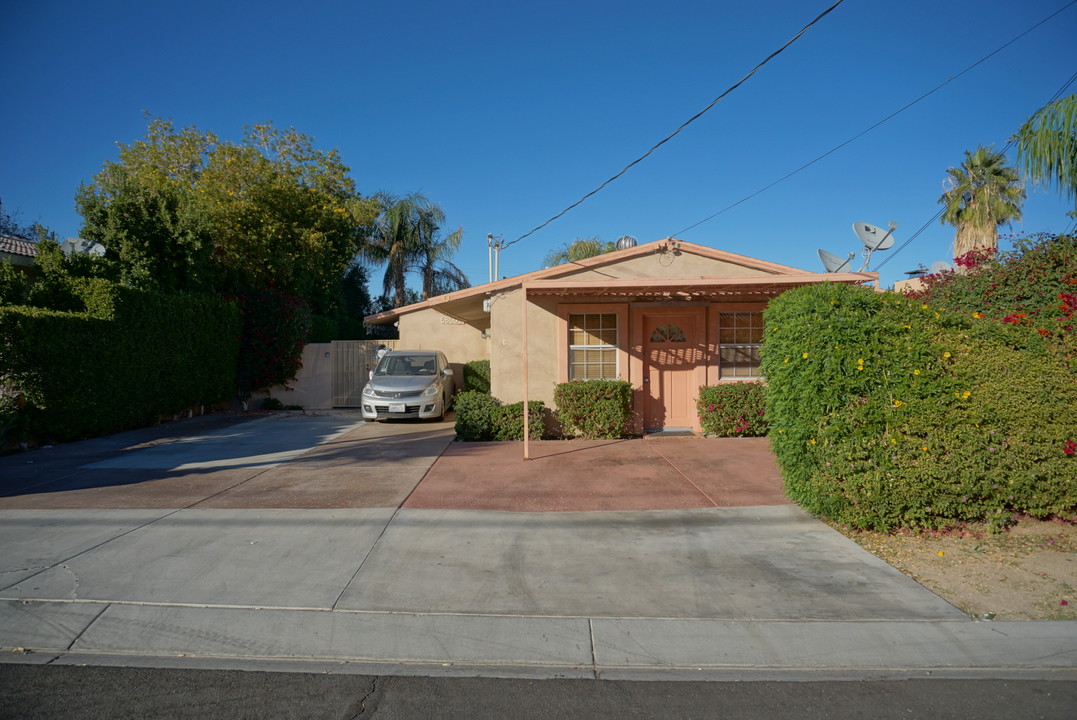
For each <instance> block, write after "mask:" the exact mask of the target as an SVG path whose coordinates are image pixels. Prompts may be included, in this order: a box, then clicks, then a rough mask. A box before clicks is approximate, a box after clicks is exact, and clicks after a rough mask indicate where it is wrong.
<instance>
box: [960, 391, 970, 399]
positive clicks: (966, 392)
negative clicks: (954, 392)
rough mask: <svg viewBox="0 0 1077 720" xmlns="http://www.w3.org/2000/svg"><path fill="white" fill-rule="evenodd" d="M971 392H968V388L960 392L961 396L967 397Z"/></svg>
mask: <svg viewBox="0 0 1077 720" xmlns="http://www.w3.org/2000/svg"><path fill="white" fill-rule="evenodd" d="M971 394H972V393H970V392H969V391H968V390H966V391H965V392H963V393H961V397H968V396H969V395H971Z"/></svg>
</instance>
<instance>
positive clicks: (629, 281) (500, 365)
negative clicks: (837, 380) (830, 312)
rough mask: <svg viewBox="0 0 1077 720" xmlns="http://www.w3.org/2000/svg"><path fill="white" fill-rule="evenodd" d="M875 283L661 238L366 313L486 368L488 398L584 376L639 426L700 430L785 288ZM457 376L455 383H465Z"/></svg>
mask: <svg viewBox="0 0 1077 720" xmlns="http://www.w3.org/2000/svg"><path fill="white" fill-rule="evenodd" d="M819 282H841V283H852V284H861V283H869V282H870V283H874V284H875V285H876V287H877V286H878V273H856V272H849V273H815V272H809V271H807V270H799V269H797V268H794V267H789V266H786V265H779V264H777V263H772V262H767V261H765V260H757V259H755V258H750V257H746V256H744V255H737V254H734V253H730V252H725V251H722V250H715V249H712V248H708V247H703V246H701V245H695V244H692V243H688V242H684V241H681V240H676V239H673V238H666V239H664V240H659V241H656V242H651V243H644V244H640V245H637V246H635V247H630V248H627V249H624V250H618V251H615V252H609V253H605V254H603V255H599V256H597V257H593V258H588V259H586V260H581V261H578V262H570V263H565V264H563V265H558V266H556V267H551V268H545V269H543V270H538V271H536V272H532V273H527V274H525V275H518V276H516V277H512V278H506V279H504V280H498V281H495V282H491V283H487V284H485V285H479V286H476V287H472V288H468V289H466V290H460V291H457V292H453V293H449V294H447V295H441V296H438V297H434V298H430V299H429V300H425V301H423V302H419V303H415V304H413V305H407V306H405V307H401V308H397V309H394V310H389V311H386V312H383V313H378V314H377V315H371V316H368V317H367V318H366V322H367V323H371V324H390V323H395V324H396V325H397V326H398V329H399V332H400V343H399V347H401V348H415V349H431V348H436V349H439V350H442V351H443V352H445V354H446V355H447V357H448V359H449V361H450V363H451V364H453V365H454V367H456V368H458V367H459V366H461V365H462V364H463V363H466V362H469V361H472V360H483V359H488V360H489V361H490V374H491V377H490V392H491V393H492V394H493V395H494V396H495V397H497V398H499V399H501V400H502V401H504V402H506V403H510V402H518V401H520V400H524V399H529V400H542V401H543V402H545V403H546V405H547V407H552V406H553V394H554V386H555V384H557V383H561V382H565V381H568V380H578V379H595V378H603V379H620V380H627V381H628V382H630V383H631V384H632V387H633V391H634V393H633V394H634V397H633V405H634V406H633V410H634V412H635V416H636V417H637V423H638V428H637V429H638V430H640V431H643V430H655V429H667V430H668V429H673V428H677V429H694V430H699V417H698V415H697V413H696V407H695V401H696V398H697V396H698V392H699V388H700V386H702V385H713V384H716V383H728V382H743V381H745V380H752V379H758V378H759V377H760V372H759V347H760V344H761V343H762V340H763V321H762V312H763V308H764V307H766V304H767V302H768V301H769V300H770V299H771V298H773V297H775V296H777V295H778V294H780V293H782V292H783V291H785V290H788V289H789V288H793V287H797V286H800V285H806V284H810V283H819ZM458 380H459V378H458Z"/></svg>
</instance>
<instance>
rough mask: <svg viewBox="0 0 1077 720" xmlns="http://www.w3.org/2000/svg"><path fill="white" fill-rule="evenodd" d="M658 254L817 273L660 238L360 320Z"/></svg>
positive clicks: (783, 272)
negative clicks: (670, 253)
mask: <svg viewBox="0 0 1077 720" xmlns="http://www.w3.org/2000/svg"><path fill="white" fill-rule="evenodd" d="M659 252H680V253H687V254H691V255H697V256H700V257H704V258H709V259H712V260H718V261H721V262H726V263H731V264H734V265H741V266H743V267H747V268H751V269H753V270H759V271H762V272H764V273H767V274H768V275H771V276H788V278H790V279H792V278H800V277H804V276H815V275H820V274H821V273H812V272H810V271H807V270H801V269H799V268H795V267H791V266H789V265H780V264H778V263H772V262H768V261H766V260H759V259H756V258H751V257H748V256H746V255H738V254H736V253H731V252H727V251H725V250H715V249H714V248H708V247H704V246H702V245H696V244H695V243H690V242H685V241H683V240H677V239H676V238H664V239H662V240H656V241H654V242H649V243H643V244H641V245H636V246H635V247H631V248H626V249H625V250H614V251H613V252H608V253H603V254H601V255H596V256H595V257H592V258H587V259H585V260H578V261H575V262H571V263H564V264H562V265H555V266H554V267H549V268H543V269H542V270H535V271H533V272H530V273H524V274H523V275H516V276H513V277H510V278H505V279H504V280H497V281H494V282H492V283H484V284H482V285H476V286H475V287H471V288H466V289H464V290H458V291H456V292H453V293H448V294H447V295H439V296H437V297H433V298H430V299H429V300H424V301H422V302H418V303H414V304H412V305H405V306H404V307H401V308H396V309H394V310H387V311H385V312H382V313H377V314H376V315H368V316H367V317H365V318H363V320H364V321H365V322H367V323H370V324H372V325H378V324H384V323H388V322H391V321H393V320H395V319H396V318H398V317H400V316H401V315H404V314H407V313H412V312H417V311H419V310H423V309H425V308H430V307H437V306H438V305H441V304H444V303H448V302H453V301H456V300H463V299H466V298H469V297H473V296H475V295H492V294H494V293H498V292H501V291H503V290H508V289H512V288H517V287H520V286H521V285H524V284H527V283H531V282H535V281H539V280H552V279H556V278H560V277H565V276H571V275H575V274H578V273H580V272H581V271H584V270H591V269H595V268H601V267H603V266H607V265H613V264H616V263H620V262H624V261H625V260H630V259H632V258H636V257H642V256H646V255H653V254H655V253H659ZM760 279H761V280H768V279H769V278H767V277H766V276H760ZM869 279H872V278H867V277H865V278H864V279H863V280H864V281H867V280H869ZM626 282H632V280H630V279H627V280H626ZM635 282H636V283H637V284H641V283H646V282H648V281H635ZM839 282H840V281H839ZM846 282H848V281H846Z"/></svg>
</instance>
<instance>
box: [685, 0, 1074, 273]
mask: <svg viewBox="0 0 1077 720" xmlns="http://www.w3.org/2000/svg"><path fill="white" fill-rule="evenodd" d="M1075 2H1077V0H1071V2H1069V3H1067V4H1066V5H1065V6H1063V7H1061V8H1059V9H1058V10H1056V11H1055V12H1053V13H1051V14H1050V15H1048V16H1047V17H1045V18H1044V19H1043V20H1040V21H1039V22H1038V23H1036V24H1035V25H1033V26H1032V27H1030V28H1028V29H1027V30H1025V31H1024V32H1023V33H1021V34H1020V35H1018V36H1017V37H1015V38H1013V39H1012V40H1010V41H1009V42H1007V43H1006V44H1005V45H1002V46H1001V47H999V48H997V49H995V50H993V51H992V52H990V53H988V54H987V55H984V56H983V57H982V58H980V59H979V60H977V61H976V62H974V63H973V64H972V65H969V66H968V67H967V68H965V69H964V70H962V71H961V72H959V73H958V74H956V75H953V76H951V77H949V78H947V79H946V80H945V81H944V82H942V83H940V84H938V85H936V86H935V87H934V88H932V89H931V90H928V91H927V92H926V93H924V94H923V95H921V96H920V97H918V98H916V99H915V100H913V101H912V102H910V103H908V104H907V105H905V106H904V107H902V108H901V109H899V110H896V111H894V112H892V113H890V114H889V115H887V116H886V117H884V118H883V119H882V120H880V121H879V122H877V123H875V124H874V125H872V126H871V127H869V128H867V129H865V130H863V131H861V132H859V133H857V134H856V135H854V136H852V137H851V138H849V139H848V140H846V141H845V142H843V143H841V144H840V145H837V146H835V147H833V148H831V149H830V150H827V151H826V152H825V153H823V154H822V155H820V156H819V157H817V158H815V159H814V160H810V161H808V162H806V163H804V164H803V165H801V166H800V167H798V168H797V169H796V170H793V171H792V172H790V173H787V174H786V175H783V176H782V177H780V178H778V179H777V180H775V181H774V182H772V183H770V184H769V185H766V186H764V187H761V188H759V189H758V190H756V191H755V192H754V193H752V194H751V195H746V196H745V197H743V198H741V199H740V200H737V201H736V202H735V203H733V204H731V205H727V206H726V207H724V208H722V209H721V210H719V211H718V212H716V213H714V214H713V215H708V216H707V217H705V218H703V219H702V220H700V221H699V222H697V223H693V224H691V225H689V226H688V227H686V228H684V229H683V230H678V231H677V232H675V233H673V234H672V237H678V236H680V235H683V234H684V233H686V232H688V231H689V230H692V229H693V228H696V227H699V226H700V225H702V224H703V223H705V222H709V221H710V220H713V219H714V218H716V217H718V216H719V215H721V214H722V213H725V212H728V211H729V210H732V209H733V208H735V207H737V206H738V205H740V204H741V203H744V202H747V201H748V200H751V199H752V198H754V197H755V196H756V195H759V194H761V193H764V192H766V191H767V190H770V189H771V188H772V187H774V186H775V185H778V184H779V183H782V182H785V181H786V180H788V179H789V178H791V177H793V176H794V175H796V174H797V173H799V172H800V171H801V170H806V169H807V168H809V167H811V166H812V165H814V164H815V163H817V162H819V161H820V160H822V159H823V158H825V157H827V156H828V155H831V154H833V153H835V152H837V151H838V150H841V149H842V148H843V147H845V146H846V145H848V144H850V143H851V142H853V141H854V140H858V139H860V138H861V137H863V136H864V135H867V134H868V133H869V132H871V131H872V130H874V129H875V128H877V127H879V126H880V125H882V124H883V123H885V122H887V121H889V120H891V119H893V118H895V117H897V116H898V115H900V114H901V113H903V112H905V111H906V110H908V109H909V108H911V107H912V106H913V105H915V104H916V103H918V102H920V101H921V100H924V99H925V98H927V97H929V96H931V95H934V94H935V93H936V92H938V91H939V90H941V89H942V88H944V87H946V86H947V85H949V84H950V83H952V82H953V81H954V80H956V79H958V78H959V77H961V76H962V75H964V74H965V73H967V72H968V71H970V70H972V69H973V68H975V67H976V66H977V65H981V64H982V63H984V62H986V61H987V60H989V59H991V58H992V57H993V56H995V55H997V54H998V53H1000V52H1002V51H1003V50H1005V49H1006V48H1008V47H1009V46H1010V45H1013V44H1014V43H1015V42H1017V41H1018V40H1020V39H1021V38H1023V37H1024V36H1025V35H1028V34H1029V33H1030V32H1032V31H1033V30H1035V29H1036V28H1038V27H1039V26H1040V25H1043V24H1044V23H1045V22H1047V21H1048V20H1051V19H1052V18H1054V17H1055V15H1058V14H1059V13H1061V12H1063V11H1064V10H1066V9H1068V8H1069V7H1070V6H1071V5H1073V4H1074V3H1075ZM890 257H893V255H891V256H890Z"/></svg>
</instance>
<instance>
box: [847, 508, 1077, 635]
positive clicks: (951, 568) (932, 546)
mask: <svg viewBox="0 0 1077 720" xmlns="http://www.w3.org/2000/svg"><path fill="white" fill-rule="evenodd" d="M837 529H838V530H840V531H841V532H842V533H844V534H845V535H846V536H847V537H849V538H850V539H852V540H854V541H856V542H857V543H859V544H860V545H861V546H862V547H864V549H866V550H868V551H869V552H871V553H873V554H874V555H876V556H878V557H880V558H882V559H883V560H885V561H886V562H888V563H890V564H891V565H893V566H894V567H895V568H897V569H898V570H901V571H902V572H904V573H906V574H907V575H909V576H910V577H912V578H913V579H915V580H916V581H917V582H919V583H920V584H921V585H923V586H924V587H926V588H928V589H929V590H931V591H932V592H934V593H935V594H937V595H939V596H940V597H942V598H944V599H945V600H947V601H949V602H950V603H951V604H953V605H954V606H956V607H958V608H960V609H961V610H963V611H965V612H966V613H968V614H969V615H971V616H973V617H977V618H983V617H984V616H985V613H993V614H994V619H997V620H1077V525H1073V524H1069V523H1062V522H1054V521H1045V520H1034V519H1024V520H1021V521H1020V522H1019V523H1018V524H1017V525H1015V526H1014V527H1012V528H1010V530H1009V531H1007V532H1003V533H996V534H991V533H990V532H988V530H987V528H986V526H975V525H974V526H969V527H966V528H962V529H960V530H951V531H947V532H945V533H919V534H913V533H898V534H886V533H878V532H869V531H857V530H850V529H848V528H837Z"/></svg>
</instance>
